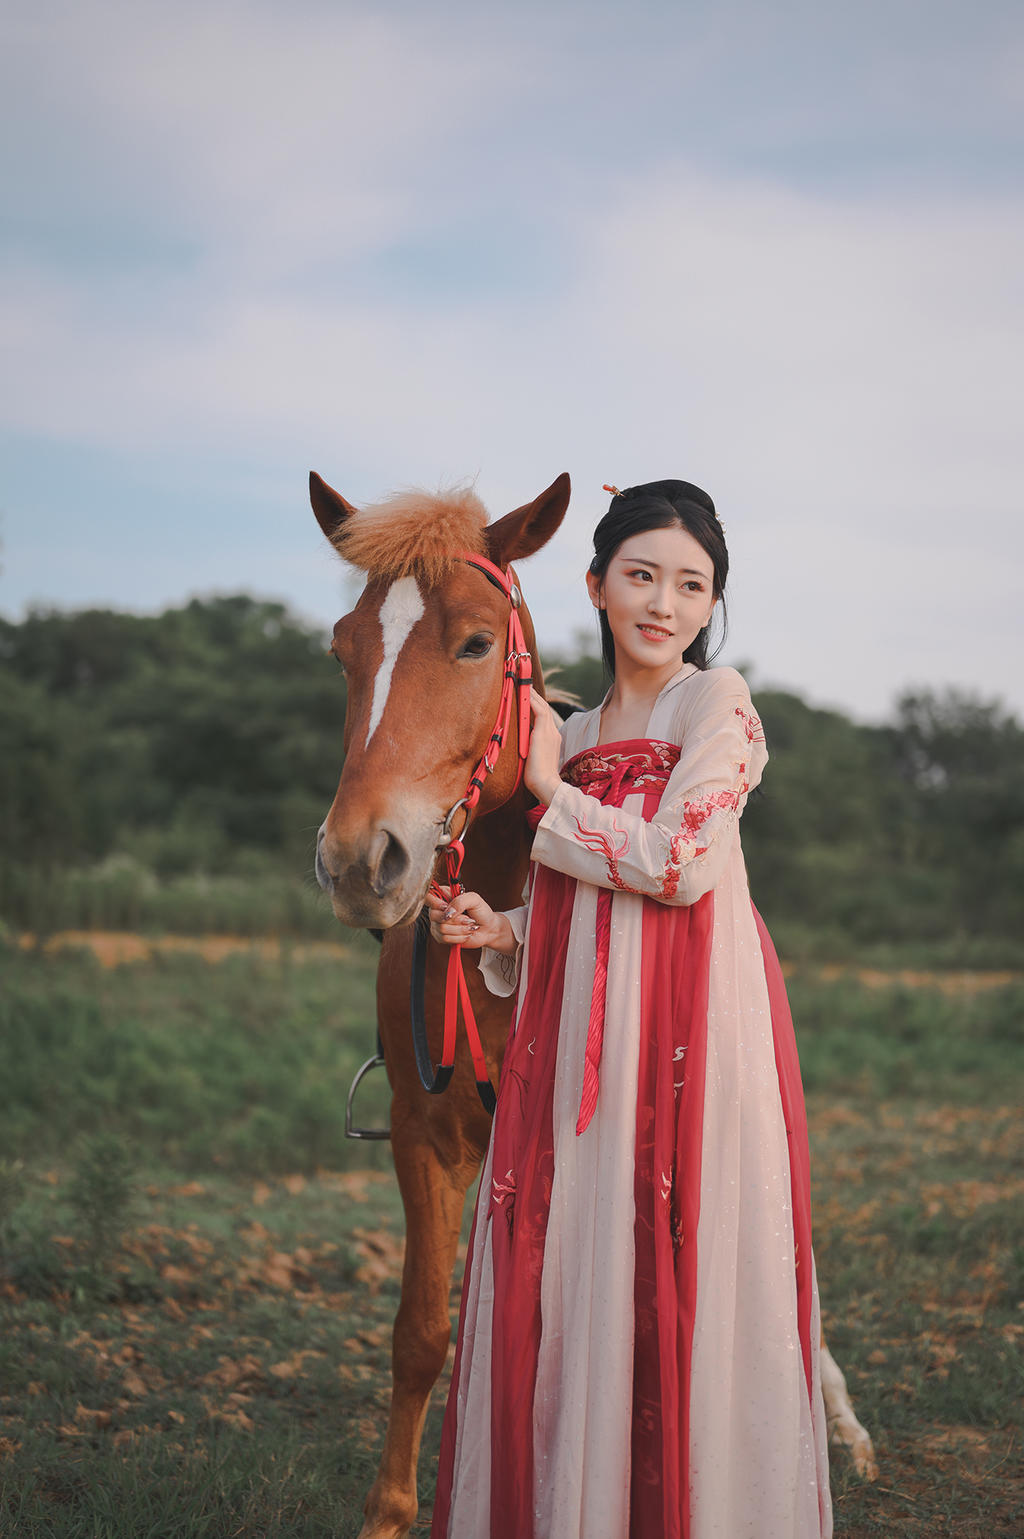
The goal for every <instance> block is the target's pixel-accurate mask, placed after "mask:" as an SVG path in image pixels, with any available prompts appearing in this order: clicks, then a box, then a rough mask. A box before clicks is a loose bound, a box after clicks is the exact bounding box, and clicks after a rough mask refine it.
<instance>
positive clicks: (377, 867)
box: [310, 472, 874, 1539]
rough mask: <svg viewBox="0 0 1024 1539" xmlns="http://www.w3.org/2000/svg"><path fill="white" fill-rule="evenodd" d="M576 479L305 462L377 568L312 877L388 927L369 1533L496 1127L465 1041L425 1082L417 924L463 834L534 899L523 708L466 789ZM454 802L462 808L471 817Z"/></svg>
mask: <svg viewBox="0 0 1024 1539" xmlns="http://www.w3.org/2000/svg"><path fill="white" fill-rule="evenodd" d="M569 494H570V483H569V477H568V476H567V475H565V474H563V475H560V476H558V477H557V478H556V480H555V481H554V482H552V484H551V485H550V486H549V487H548V488H547V489H546V491H543V492H541V493H540V495H539V496H538V497H536V498H534V500H533V501H532V502H529V503H526V504H524V505H523V506H522V507H520V508H517V509H515V510H514V511H513V512H511V513H508V514H506V515H505V516H504V517H503V518H500V519H498V520H497V521H496V522H494V523H490V524H488V523H487V521H486V520H487V514H486V511H485V509H484V507H483V505H482V503H481V502H480V500H479V499H478V498H477V497H476V495H475V493H473V492H472V491H470V490H468V489H465V488H463V489H459V490H455V491H452V492H449V493H441V494H437V495H434V494H430V493H425V492H408V493H403V494H401V495H399V496H397V497H392V498H389V499H387V500H386V501H383V502H380V503H377V504H373V505H371V506H368V507H364V508H362V509H357V508H355V507H353V506H352V504H350V503H349V502H347V501H346V500H345V499H344V498H343V497H342V496H341V495H340V494H339V493H338V492H336V491H335V490H334V489H333V488H332V487H330V486H328V485H327V483H326V482H325V481H323V480H322V479H321V477H320V476H319V475H317V474H316V472H312V473H311V475H310V501H311V503H312V507H313V512H314V513H315V515H316V518H317V521H318V523H319V524H320V527H321V529H322V530H323V532H324V534H325V535H326V537H327V539H328V540H329V541H330V543H331V544H332V546H333V547H334V548H335V550H336V551H337V552H338V554H339V555H341V556H342V557H343V559H344V560H345V561H347V562H349V563H350V564H352V565H354V566H356V567H357V568H360V569H361V570H362V571H363V572H364V573H365V574H366V579H367V581H366V587H365V589H364V591H363V593H362V595H361V597H360V599H359V601H358V603H357V604H356V606H355V608H354V610H353V611H352V612H351V613H350V614H348V615H345V616H344V617H343V618H342V619H340V620H339V621H338V623H337V625H336V626H335V627H334V635H333V639H332V642H331V651H332V652H333V653H334V655H335V656H336V657H337V658H338V660H339V662H340V663H341V665H342V667H343V669H344V671H345V674H346V677H347V683H348V702H347V708H346V717H345V731H344V749H345V761H344V767H343V769H342V774H341V778H340V781H339V783H338V789H337V793H336V795H335V798H334V801H333V803H332V805H331V808H330V810H329V812H328V814H327V817H326V818H325V820H324V822H323V824H322V825H321V827H320V830H319V832H318V834H317V843H316V856H315V868H316V876H317V880H318V882H319V884H320V886H321V887H322V888H323V890H324V891H325V892H326V893H327V894H328V895H329V897H330V899H331V903H332V906H333V909H334V913H335V915H336V916H337V918H338V919H340V920H341V921H342V922H343V923H344V924H347V925H350V926H353V927H356V928H364V929H374V930H379V931H381V932H382V942H381V954H380V963H379V967H378V973H377V1010H378V1029H379V1034H380V1043H381V1047H382V1051H383V1056H384V1060H385V1064H386V1068H387V1074H388V1079H389V1082H390V1086H391V1115H390V1126H391V1147H392V1154H393V1157H394V1163H395V1172H396V1175H397V1178H398V1183H399V1189H400V1192H401V1197H402V1203H403V1207H404V1211H405V1220H406V1247H405V1261H404V1266H403V1272H402V1288H401V1299H400V1303H399V1308H398V1313H397V1315H396V1318H395V1325H394V1333H393V1339H392V1392H391V1403H390V1409H389V1415H388V1423H387V1430H386V1433H385V1439H384V1448H383V1452H382V1456H381V1462H380V1466H379V1469H378V1473H377V1477H376V1480H375V1481H374V1484H373V1486H372V1487H371V1489H370V1492H369V1494H368V1496H367V1499H366V1503H365V1507H364V1515H365V1522H364V1524H363V1527H362V1529H361V1531H360V1535H359V1539H401V1536H402V1535H404V1534H406V1533H407V1532H408V1530H409V1528H410V1527H411V1525H412V1524H413V1522H414V1521H415V1519H416V1515H417V1511H418V1498H417V1489H416V1467H417V1463H418V1457H419V1447H420V1440H421V1436H422V1432H423V1424H424V1421H425V1418H426V1412H427V1405H428V1402H429V1398H430V1393H431V1390H432V1388H433V1386H434V1383H435V1382H436V1380H437V1378H438V1377H439V1375H440V1373H441V1370H442V1368H443V1367H444V1363H445V1359H446V1357H447V1353H448V1346H449V1341H450V1337H451V1323H450V1317H449V1294H450V1290H451V1281H452V1272H453V1268H454V1264H455V1256H456V1249H457V1245H458V1238H459V1232H460V1229H461V1223H462V1214H463V1208H464V1205H465V1197H466V1193H467V1191H468V1190H469V1188H470V1186H471V1185H472V1183H473V1180H474V1179H475V1177H476V1175H477V1172H478V1170H479V1168H480V1164H481V1161H482V1159H483V1155H484V1152H485V1150H486V1146H487V1141H488V1137H489V1134H490V1119H489V1116H488V1114H487V1112H486V1111H485V1110H484V1107H483V1105H482V1104H481V1099H480V1097H479V1095H478V1087H477V1082H476V1080H475V1075H474V1070H473V1066H472V1065H471V1063H470V1058H469V1054H468V1053H465V1052H459V1053H457V1054H456V1059H455V1066H454V1074H453V1076H452V1079H451V1083H450V1084H449V1086H448V1089H447V1091H446V1092H445V1093H444V1094H443V1095H440V1096H434V1095H429V1094H427V1093H426V1091H425V1090H424V1088H423V1086H422V1083H421V1079H420V1075H419V1073H418V1072H417V1066H416V1059H415V1055H414V1050H413V1042H412V1034H411V1031H410V1018H409V996H410V977H411V973H412V959H413V937H414V931H413V926H414V924H415V921H416V919H417V916H418V915H419V914H420V911H421V909H422V906H423V903H424V899H425V896H426V892H427V889H428V887H429V886H430V883H431V881H432V880H434V879H435V875H436V873H437V863H438V858H439V854H440V853H441V852H443V851H444V850H445V849H446V848H447V847H448V844H449V841H450V839H451V838H452V837H453V836H454V837H459V836H462V835H464V834H466V833H468V834H469V837H468V839H467V842H466V844H465V863H464V868H463V871H462V880H463V881H464V883H465V885H466V886H467V887H468V888H471V889H473V890H474V891H477V892H480V893H481V894H482V895H483V896H484V897H485V898H486V900H487V902H488V903H489V904H490V905H491V906H492V907H493V908H495V909H497V910H501V909H509V908H515V907H517V906H518V905H519V904H520V903H521V902H522V894H523V889H524V884H525V880H526V875H527V872H528V868H529V858H530V834H529V828H528V824H527V821H526V816H525V813H526V808H527V800H528V798H527V792H526V790H525V787H524V786H523V784H522V779H521V773H520V765H521V759H520V753H519V750H520V746H521V745H520V740H519V739H520V728H519V725H518V721H519V718H518V716H517V713H516V712H515V711H513V712H512V717H513V720H512V722H511V723H510V727H509V732H508V733H507V735H506V736H505V738H504V740H503V742H502V743H501V745H500V751H499V752H498V755H497V760H496V762H495V764H494V766H493V773H488V774H486V775H479V776H477V778H478V779H479V780H480V781H481V784H480V786H479V787H478V788H477V791H476V792H474V793H473V795H472V796H470V798H469V800H470V801H472V800H473V799H474V797H475V796H477V795H478V797H479V800H478V803H477V805H476V807H475V809H474V810H473V811H470V810H469V809H467V808H465V806H464V803H465V801H466V800H467V796H466V793H467V789H468V787H469V784H470V781H471V780H472V779H473V777H474V775H476V771H477V769H478V766H479V763H480V761H481V759H482V757H483V756H484V754H485V752H486V751H487V748H488V744H489V742H491V741H492V734H493V733H494V729H495V721H496V713H497V711H498V706H499V700H500V699H501V695H502V689H503V686H504V687H505V688H507V685H506V683H505V674H506V671H507V657H506V645H505V637H506V633H507V631H508V621H509V607H510V599H509V596H508V588H510V589H511V593H512V602H513V603H515V602H516V601H517V600H518V599H519V598H520V592H519V589H518V581H517V579H516V577H515V573H514V570H513V568H512V565H511V564H512V562H514V561H520V560H524V559H525V558H527V557H529V556H531V555H533V554H535V553H536V552H537V551H539V550H540V549H542V548H543V546H544V545H546V544H547V542H548V541H549V540H550V539H551V537H552V536H553V535H554V533H555V532H556V530H557V529H558V527H559V525H560V524H561V522H562V519H563V517H564V515H565V511H566V508H567V506H568V502H569ZM474 557H475V558H477V559H480V558H482V559H483V560H484V562H488V561H489V562H490V563H493V566H494V567H496V568H498V569H500V570H501V571H507V572H508V584H507V585H506V587H502V586H499V585H498V584H497V583H496V582H495V581H494V580H493V578H490V579H489V578H488V574H487V572H486V571H485V570H483V569H481V568H479V567H476V566H474V565H473V558H474ZM517 607H518V615H519V620H520V623H521V625H522V634H523V638H524V645H525V648H526V650H527V651H528V652H529V655H530V661H531V665H532V670H533V679H534V685H535V687H536V688H537V689H538V691H539V692H540V693H541V694H544V681H543V674H542V671H541V666H540V659H539V657H538V654H537V646H536V638H535V635H534V628H533V623H532V620H531V618H530V614H529V611H528V609H527V608H526V606H525V604H523V603H521V602H520V603H518V606H517ZM456 809H462V811H461V813H460V812H458V811H457V810H456ZM453 816H454V818H456V819H458V818H460V817H461V821H462V826H461V827H460V828H459V829H458V830H456V829H455V828H454V826H453ZM470 825H471V826H470ZM442 879H443V876H442ZM447 964H448V948H447V947H441V946H439V945H437V944H435V943H434V942H433V941H432V940H430V941H428V942H427V946H426V972H425V990H424V998H425V1010H424V1014H425V1020H426V1029H427V1039H428V1043H429V1045H430V1050H431V1055H432V1058H434V1059H436V1057H437V1056H438V1053H439V1047H440V1043H441V1039H442V1033H443V1019H442V1017H443V1013H444V1011H443V1000H444V994H445V972H446V968H447ZM466 983H467V986H468V992H469V996H470V1000H471V1004H472V1009H473V1012H474V1014H475V1017H476V1021H477V1025H478V1028H479V1033H480V1039H481V1044H482V1048H483V1053H484V1057H485V1060H486V1065H487V1071H488V1073H489V1075H490V1078H491V1080H492V1082H493V1083H495V1084H496V1083H497V1078H498V1075H499V1073H500V1067H501V1060H502V1055H503V1051H504V1045H505V1038H506V1035H507V1033H508V1028H509V1022H510V1015H511V1005H512V1001H511V999H509V998H498V997H496V996H494V995H492V994H490V993H489V992H488V990H487V989H486V987H485V986H484V983H483V979H482V977H481V975H480V973H479V970H478V969H477V968H476V967H472V966H471V967H469V968H467V970H466ZM822 1382H823V1390H824V1393H825V1400H826V1408H827V1413H828V1416H829V1421H830V1425H831V1428H832V1436H833V1440H834V1441H841V1442H843V1443H844V1444H846V1445H847V1446H848V1447H849V1448H850V1450H851V1452H852V1455H853V1458H854V1462H855V1464H856V1466H857V1468H858V1469H859V1470H860V1471H861V1473H863V1474H867V1475H869V1476H873V1473H874V1461H873V1451H872V1447H871V1440H870V1437H869V1436H868V1434H867V1432H866V1431H865V1430H864V1428H863V1427H862V1426H861V1425H860V1423H859V1422H858V1421H857V1419H856V1416H855V1415H854V1413H853V1409H852V1406H851V1405H850V1402H849V1399H848V1397H847V1395H846V1388H845V1383H844V1381H843V1376H842V1374H841V1372H840V1371H839V1369H838V1367H837V1366H836V1365H835V1363H834V1361H833V1359H832V1358H831V1357H830V1356H829V1355H828V1353H827V1350H826V1349H825V1347H824V1341H823V1342H822Z"/></svg>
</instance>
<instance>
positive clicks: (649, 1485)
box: [431, 664, 832, 1539]
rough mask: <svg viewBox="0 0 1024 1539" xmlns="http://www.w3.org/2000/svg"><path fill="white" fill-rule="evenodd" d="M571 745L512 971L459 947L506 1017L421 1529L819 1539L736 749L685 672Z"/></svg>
mask: <svg viewBox="0 0 1024 1539" xmlns="http://www.w3.org/2000/svg"><path fill="white" fill-rule="evenodd" d="M599 731H600V712H599V711H591V712H588V713H581V714H579V715H577V716H574V717H572V718H570V720H569V722H568V723H567V724H566V727H565V731H564V735H563V744H564V751H563V766H562V777H563V783H562V784H561V785H560V787H559V789H558V791H557V792H556V794H555V795H554V796H553V798H552V801H551V805H550V807H548V809H547V810H546V811H545V812H544V815H543V817H542V819H541V821H540V823H539V826H538V829H537V834H536V839H535V843H534V847H533V859H534V862H535V864H534V866H533V867H532V877H531V891H530V901H529V905H528V907H527V908H524V909H522V910H517V911H516V912H515V913H513V914H512V915H510V918H511V920H512V923H513V928H514V929H515V930H516V933H517V936H518V937H519V938H520V939H521V941H522V945H521V949H520V952H519V956H518V966H516V964H515V963H514V962H513V961H512V959H510V958H507V957H498V956H497V955H496V954H494V953H482V956H481V967H482V969H483V971H484V975H485V977H486V979H487V981H488V985H489V987H491V988H492V989H493V990H494V991H495V992H498V993H503V992H504V993H508V992H511V990H512V988H513V987H518V999H517V1005H516V1013H515V1019H514V1023H513V1028H512V1035H511V1037H510V1040H509V1045H508V1049H507V1052H506V1056H505V1063H504V1066H503V1070H502V1077H501V1085H500V1090H499V1096H498V1106H497V1111H496V1114H495V1121H494V1128H493V1132H492V1137H491V1144H490V1147H489V1149H488V1153H487V1158H486V1161H485V1164H484V1169H483V1173H482V1177H481V1185H480V1195H479V1198H478V1203H477V1213H476V1219H475V1222H474V1227H473V1235H472V1239H471V1242H470V1249H469V1255H468V1258H467V1263H466V1276H465V1282H464V1287H463V1297H462V1309H461V1318H460V1324H459V1339H458V1346H457V1351H456V1358H455V1366H454V1370H453V1378H452V1387H451V1392H450V1396H449V1400H448V1407H447V1411H446V1415H445V1424H444V1432H443V1435H442V1446H441V1461H440V1470H439V1478H438V1488H437V1498H436V1502H435V1507H434V1518H433V1528H432V1531H431V1532H432V1535H433V1539H487V1536H490V1539H828V1536H830V1535H831V1532H832V1519H831V1505H830V1499H829V1487H828V1460H827V1450H826V1427H825V1416H824V1409H823V1405H822V1398H821V1388H820V1379H819V1370H818V1343H819V1322H818V1297H817V1285H816V1282H815V1276H814V1260H813V1256H812V1252H811V1235H810V1185H809V1173H808V1154H807V1126H806V1118H805V1113H804V1106H803V1094H802V1089H801V1085H800V1073H799V1066H798V1063H797V1056H796V1047H795V1042H794V1038H793V1029H792V1022H791V1020H790V1015H789V1009H788V1005H787V1002H786V995H785V989H784V986H783V982H782V977H781V973H780V970H779V966H778V962H777V960H776V957H775V952H774V949H773V947H772V944H771V941H770V939H769V938H768V935H767V932H766V931H765V929H764V926H763V925H762V923H761V921H760V918H759V916H758V915H757V913H756V911H755V910H754V909H753V906H752V904H751V901H750V895H749V891H748V887H747V880H746V873H745V869H744V865H743V857H742V854H741V851H740V843H739V830H738V822H739V817H740V814H741V812H742V810H743V806H744V804H745V801H746V797H747V793H748V791H749V790H750V789H751V788H752V787H753V786H754V785H756V783H757V781H758V780H759V779H760V776H761V771H762V769H763V767H764V764H765V762H766V760H767V754H766V751H765V747H764V734H763V732H762V730H761V726H760V722H759V721H758V718H757V716H756V714H755V712H754V710H753V707H752V706H751V703H750V696H749V692H748V690H747V687H746V684H745V683H744V681H743V679H742V677H741V676H740V675H739V674H738V673H736V672H735V670H733V669H731V668H714V669H709V670H706V671H698V670H697V669H695V668H693V666H692V665H689V664H686V665H684V666H683V668H682V669H681V670H680V672H679V673H677V674H676V676H675V677H674V678H673V679H672V680H671V681H670V682H669V683H668V684H667V685H666V687H665V688H664V689H663V690H662V692H661V694H660V695H659V696H658V699H657V701H656V702H655V705H654V707H653V710H652V712H651V717H650V720H649V722H648V727H647V735H646V737H645V738H644V739H639V740H632V741H629V742H621V743H608V744H603V745H601V746H600V747H598V746H597V738H598V734H599ZM517 974H518V978H517V976H516V975H517Z"/></svg>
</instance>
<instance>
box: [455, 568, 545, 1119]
mask: <svg viewBox="0 0 1024 1539" xmlns="http://www.w3.org/2000/svg"><path fill="white" fill-rule="evenodd" d="M458 560H460V561H465V562H467V563H468V564H469V565H470V566H473V567H476V569H477V571H478V572H482V573H483V575H484V576H485V577H486V578H487V580H488V581H489V582H491V583H493V584H494V586H495V587H496V588H499V589H500V590H501V592H502V593H504V595H505V597H506V598H507V599H508V602H509V617H508V635H507V640H506V645H505V676H504V678H503V679H502V684H501V699H500V701H499V703H498V716H497V720H496V721H495V723H494V730H493V732H492V733H491V735H490V738H489V740H488V743H487V747H486V749H485V750H484V753H483V756H482V758H481V759H480V762H479V763H478V764H477V766H476V768H475V769H474V771H473V773H472V775H471V776H470V780H469V785H468V786H467V787H466V794H465V796H463V797H462V798H461V800H459V801H457V802H456V803H455V806H454V807H453V808H452V809H451V811H450V812H449V813H448V816H447V817H446V818H445V823H444V826H445V829H446V830H447V831H448V832H449V833H450V830H451V821H452V819H453V817H454V816H455V813H456V812H457V811H458V809H459V808H460V807H462V808H463V809H464V810H465V814H466V816H465V820H464V822H463V825H462V830H461V832H460V834H459V837H458V838H457V839H451V841H450V843H449V844H448V846H447V848H446V849H445V852H444V860H445V865H446V868H447V869H446V873H445V874H446V882H445V885H446V886H447V887H448V888H449V891H450V896H451V897H453V898H454V897H455V896H456V895H457V894H459V893H461V892H463V891H464V890H465V889H464V887H463V885H462V883H461V882H460V881H459V872H460V871H461V869H462V862H463V860H464V858H465V854H466V847H465V844H464V842H463V841H464V839H465V835H466V831H467V829H468V827H469V820H470V817H471V815H472V813H473V810H474V808H475V807H476V805H477V803H478V802H479V800H480V794H481V792H482V791H483V788H484V785H485V784H486V779H487V776H488V775H491V774H493V773H494V770H495V768H496V766H497V763H498V757H499V755H500V753H501V750H502V748H503V747H504V744H505V738H506V735H507V733H508V729H509V725H510V723H511V721H512V711H513V708H514V707H515V706H516V703H517V697H518V729H519V739H518V746H519V767H518V770H517V773H516V778H515V783H514V785H513V786H512V789H511V791H510V792H509V797H511V796H514V795H515V792H516V791H517V790H518V789H519V785H520V783H521V781H522V778H523V771H524V769H525V767H526V756H527V754H528V753H529V749H530V686H531V685H532V683H533V662H532V659H531V657H530V654H529V652H528V651H527V647H526V638H525V637H524V635H523V627H522V623H521V621H520V619H519V606H520V604H521V602H522V598H521V595H520V592H519V588H518V586H517V584H516V581H515V574H514V573H513V571H512V569H511V568H509V570H508V571H507V572H503V571H502V570H501V568H500V567H498V566H495V565H494V563H493V562H492V561H488V560H487V558H486V557H485V556H470V555H461V556H459V557H458ZM507 800H508V797H506V801H507ZM431 891H432V892H433V893H434V894H435V895H436V896H438V897H443V896H444V894H443V893H442V891H441V887H440V885H439V884H438V883H437V882H436V881H435V882H432V883H431ZM460 1004H461V1006H462V1016H463V1019H464V1021H465V1023H466V1038H467V1040H468V1042H469V1051H470V1054H471V1055H472V1058H473V1071H474V1073H475V1075H476V1084H477V1091H478V1092H479V1095H480V1099H481V1101H483V1103H484V1106H485V1107H486V1108H487V1110H488V1111H493V1110H494V1102H495V1095H494V1089H493V1086H492V1085H491V1082H490V1077H489V1075H488V1073H487V1061H486V1059H485V1058H484V1050H483V1046H482V1045H481V1042H480V1031H479V1028H478V1027H477V1024H476V1016H475V1015H474V1014H473V1007H472V1004H471V1003H470V998H469V988H468V986H467V984H466V975H465V973H464V971H463V966H462V947H461V945H454V946H452V947H451V949H450V951H449V953H448V973H447V978H446V981H445V991H444V1039H443V1042H442V1049H441V1064H440V1070H441V1071H443V1070H448V1074H446V1075H445V1076H444V1078H445V1083H447V1079H448V1078H449V1077H450V1073H451V1069H452V1068H453V1066H454V1063H455V1034H456V1028H457V1026H458V1019H459V1005H460Z"/></svg>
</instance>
